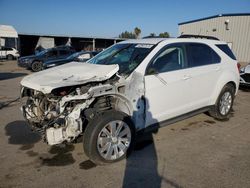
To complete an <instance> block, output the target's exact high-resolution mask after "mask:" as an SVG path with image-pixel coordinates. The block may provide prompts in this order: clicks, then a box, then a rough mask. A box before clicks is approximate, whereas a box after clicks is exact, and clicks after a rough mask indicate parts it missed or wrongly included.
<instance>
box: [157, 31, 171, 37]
mask: <svg viewBox="0 0 250 188" xmlns="http://www.w3.org/2000/svg"><path fill="white" fill-rule="evenodd" d="M159 37H161V38H169V37H170V35H169V33H168V32H164V33H160V34H159Z"/></svg>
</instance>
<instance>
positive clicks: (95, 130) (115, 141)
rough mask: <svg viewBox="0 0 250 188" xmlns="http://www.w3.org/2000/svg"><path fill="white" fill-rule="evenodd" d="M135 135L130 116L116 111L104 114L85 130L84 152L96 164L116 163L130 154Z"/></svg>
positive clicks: (98, 116)
mask: <svg viewBox="0 0 250 188" xmlns="http://www.w3.org/2000/svg"><path fill="white" fill-rule="evenodd" d="M134 135H135V131H134V126H133V123H132V121H131V119H130V117H129V116H128V115H126V114H125V113H122V112H118V111H114V110H111V111H106V112H102V113H101V114H99V115H97V117H95V118H94V119H93V120H92V122H91V123H90V124H89V125H88V126H87V128H86V130H85V133H84V140H83V147H84V151H85V153H86V155H87V156H88V157H89V158H90V160H91V161H93V162H94V163H96V164H105V163H112V162H116V161H119V160H121V159H123V158H125V157H126V156H127V154H128V153H129V152H130V150H131V148H132V145H133V143H134V137H135V136H134Z"/></svg>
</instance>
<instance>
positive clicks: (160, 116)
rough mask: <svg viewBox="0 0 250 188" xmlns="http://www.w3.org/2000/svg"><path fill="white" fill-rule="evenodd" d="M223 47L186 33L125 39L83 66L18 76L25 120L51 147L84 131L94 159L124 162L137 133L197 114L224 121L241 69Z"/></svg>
mask: <svg viewBox="0 0 250 188" xmlns="http://www.w3.org/2000/svg"><path fill="white" fill-rule="evenodd" d="M223 45H227V44H226V43H225V42H221V41H218V40H204V39H188V38H177V39H160V38H155V39H138V40H128V41H123V42H120V43H117V44H115V45H113V46H111V47H110V48H108V49H106V50H104V51H103V52H101V53H99V54H98V55H96V56H95V57H94V58H92V59H90V60H89V61H88V62H87V63H83V64H80V63H77V62H72V63H68V64H65V65H62V66H59V67H55V68H51V69H48V70H44V71H42V72H38V73H34V74H31V75H29V76H26V77H25V78H24V79H23V80H22V81H21V86H22V88H21V97H22V98H23V100H24V101H23V103H24V104H23V106H22V111H23V114H24V117H25V118H26V120H27V121H28V122H29V124H30V126H31V127H32V128H33V129H34V130H36V131H38V132H39V133H40V134H41V135H43V137H44V140H45V142H47V143H48V144H49V145H56V144H60V143H64V142H73V141H74V140H76V139H77V138H78V137H80V136H82V135H83V146H84V151H85V153H86V155H87V156H88V157H89V158H90V160H92V161H93V162H94V163H96V164H105V163H111V162H115V161H118V160H121V159H123V158H124V157H126V155H127V154H128V153H129V151H130V150H131V149H132V148H133V143H134V142H135V139H136V137H137V135H138V134H137V133H143V132H147V131H149V130H150V131H152V130H155V129H158V128H159V127H161V126H164V125H167V124H170V123H173V122H176V121H178V120H181V119H184V118H187V117H190V116H193V115H195V114H197V113H202V112H209V113H210V115H211V116H213V117H215V118H216V119H219V120H223V119H227V118H229V113H230V111H231V109H232V106H233V101H234V97H235V95H236V93H237V90H238V86H239V71H238V68H237V61H235V60H234V59H231V58H230V57H229V56H228V55H227V54H226V53H225V52H223V50H221V49H220V48H219V47H220V46H223Z"/></svg>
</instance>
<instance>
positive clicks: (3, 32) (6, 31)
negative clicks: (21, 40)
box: [0, 25, 18, 38]
mask: <svg viewBox="0 0 250 188" xmlns="http://www.w3.org/2000/svg"><path fill="white" fill-rule="evenodd" d="M0 37H10V38H17V37H18V36H17V32H16V30H15V28H14V27H12V26H11V25H0Z"/></svg>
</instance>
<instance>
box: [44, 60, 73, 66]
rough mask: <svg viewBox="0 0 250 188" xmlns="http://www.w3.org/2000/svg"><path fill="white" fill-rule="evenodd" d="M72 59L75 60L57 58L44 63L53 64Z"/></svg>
mask: <svg viewBox="0 0 250 188" xmlns="http://www.w3.org/2000/svg"><path fill="white" fill-rule="evenodd" d="M71 61H73V60H72V59H56V60H50V61H45V62H44V64H46V65H51V64H58V63H62V62H71Z"/></svg>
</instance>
